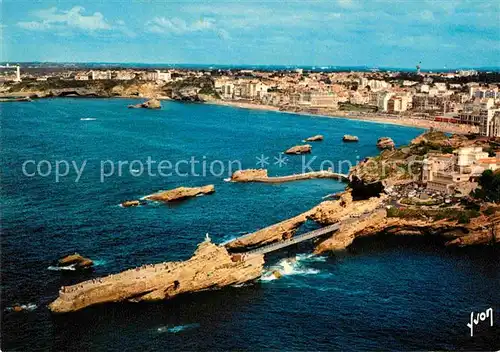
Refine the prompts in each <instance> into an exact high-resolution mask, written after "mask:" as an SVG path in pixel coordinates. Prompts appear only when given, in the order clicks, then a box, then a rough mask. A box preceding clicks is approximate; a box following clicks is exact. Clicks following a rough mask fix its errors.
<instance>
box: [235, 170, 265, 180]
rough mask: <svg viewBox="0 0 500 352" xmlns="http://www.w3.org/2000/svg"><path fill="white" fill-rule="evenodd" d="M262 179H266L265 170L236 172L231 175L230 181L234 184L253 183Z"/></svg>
mask: <svg viewBox="0 0 500 352" xmlns="http://www.w3.org/2000/svg"><path fill="white" fill-rule="evenodd" d="M263 178H268V176H267V170H266V169H246V170H238V171H235V172H233V174H232V175H231V181H234V182H253V181H255V180H256V179H263Z"/></svg>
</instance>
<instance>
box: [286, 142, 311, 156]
mask: <svg viewBox="0 0 500 352" xmlns="http://www.w3.org/2000/svg"><path fill="white" fill-rule="evenodd" d="M311 150H312V147H311V145H310V144H303V145H296V146H294V147H291V148H290V149H287V150H286V151H285V154H308V153H310V152H311Z"/></svg>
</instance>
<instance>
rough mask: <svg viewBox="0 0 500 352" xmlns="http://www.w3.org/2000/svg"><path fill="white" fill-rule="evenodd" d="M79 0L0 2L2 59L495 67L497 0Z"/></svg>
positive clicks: (499, 33) (499, 52) (499, 49)
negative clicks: (278, 0)
mask: <svg viewBox="0 0 500 352" xmlns="http://www.w3.org/2000/svg"><path fill="white" fill-rule="evenodd" d="M19 4H22V6H21V7H20V6H19ZM145 4H147V6H144V5H145ZM81 5H82V4H81V3H77V2H73V1H71V2H70V1H68V2H64V3H61V2H58V1H51V0H48V1H38V2H33V3H32V2H28V1H21V2H19V1H17V2H14V1H11V0H4V1H2V3H1V5H0V7H1V9H2V13H3V16H2V25H1V33H0V34H1V36H2V38H3V40H2V44H1V45H2V54H1V57H0V60H1V61H4V62H5V61H8V62H34V61H37V62H61V63H63V62H80V63H84V62H87V63H89V62H109V63H151V64H154V63H166V64H181V63H182V64H194V65H210V64H213V65H231V64H232V65H290V66H294V65H295V66H302V65H311V66H327V65H328V66H330V65H335V66H344V67H355V66H380V67H395V68H413V67H415V65H416V64H418V63H419V62H422V63H423V65H422V66H423V69H424V68H428V69H450V68H467V67H470V68H479V67H499V66H500V64H499V61H498V57H499V56H500V41H499V38H500V25H499V23H500V21H498V19H499V16H500V4H498V3H496V2H493V1H490V2H487V1H486V2H477V1H465V2H463V1H454V0H452V1H446V2H443V3H436V2H430V1H424V2H413V1H408V2H394V1H384V0H381V1H374V2H363V1H356V0H337V1H333V2H313V3H307V4H306V3H296V2H289V3H285V4H283V3H276V2H248V1H240V2H215V3H208V2H191V1H184V2H160V1H148V2H147V3H143V2H137V3H135V2H134V3H126V2H123V1H122V2H120V1H111V2H102V1H94V0H92V1H88V2H86V3H85V6H84V7H83V6H81ZM118 5H119V6H118ZM131 14H133V16H131ZM40 43H43V50H40Z"/></svg>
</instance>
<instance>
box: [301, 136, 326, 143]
mask: <svg viewBox="0 0 500 352" xmlns="http://www.w3.org/2000/svg"><path fill="white" fill-rule="evenodd" d="M323 139H324V137H323V135H321V134H317V135H315V136H312V137H308V138H306V139H305V140H304V142H321V141H322V140H323Z"/></svg>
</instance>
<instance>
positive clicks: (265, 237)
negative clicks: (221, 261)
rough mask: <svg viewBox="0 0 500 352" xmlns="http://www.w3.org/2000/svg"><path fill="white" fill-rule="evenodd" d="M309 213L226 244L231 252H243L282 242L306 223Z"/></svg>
mask: <svg viewBox="0 0 500 352" xmlns="http://www.w3.org/2000/svg"><path fill="white" fill-rule="evenodd" d="M308 215H309V212H305V213H303V214H300V215H297V216H295V217H293V218H291V219H287V220H284V221H282V222H279V223H277V224H274V225H271V226H268V227H265V228H263V229H260V230H258V231H256V232H253V233H250V234H247V235H245V236H241V237H238V238H237V239H236V240H234V241H232V242H229V243H226V244H225V246H226V248H227V249H229V250H230V251H243V250H245V249H248V248H251V247H257V246H262V245H265V244H269V243H273V242H277V241H282V240H285V239H289V238H291V237H292V236H293V235H294V234H295V232H296V231H297V229H298V228H299V227H300V226H301V225H302V224H303V223H305V222H306V220H307V216H308Z"/></svg>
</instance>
